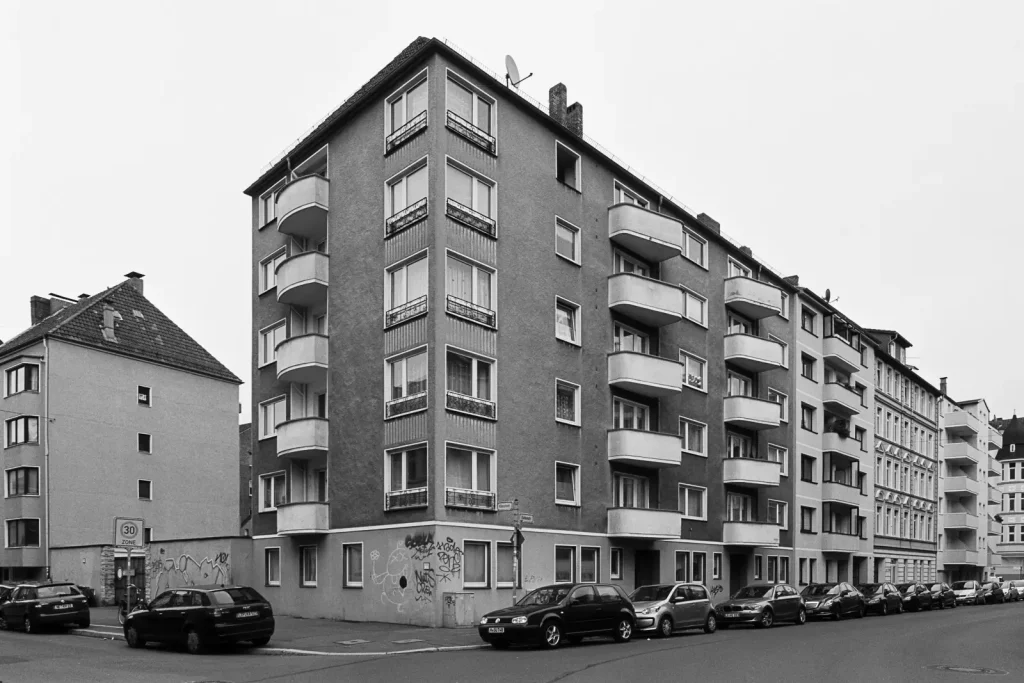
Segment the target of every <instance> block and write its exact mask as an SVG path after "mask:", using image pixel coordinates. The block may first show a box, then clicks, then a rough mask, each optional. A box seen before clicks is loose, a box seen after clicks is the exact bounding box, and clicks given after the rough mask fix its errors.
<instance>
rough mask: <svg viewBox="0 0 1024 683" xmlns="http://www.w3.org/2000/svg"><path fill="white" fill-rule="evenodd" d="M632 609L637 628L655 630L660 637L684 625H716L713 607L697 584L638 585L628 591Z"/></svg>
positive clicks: (711, 630)
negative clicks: (630, 592)
mask: <svg viewBox="0 0 1024 683" xmlns="http://www.w3.org/2000/svg"><path fill="white" fill-rule="evenodd" d="M629 599H630V600H631V601H632V602H633V608H634V609H635V610H636V629H637V631H641V632H643V631H648V632H649V631H656V632H657V633H658V635H660V636H661V637H662V638H667V637H668V636H671V635H672V633H674V632H675V631H680V630H682V629H687V628H703V629H704V632H705V633H714V632H715V630H716V629H717V628H718V618H717V615H716V613H715V607H714V605H712V604H711V598H710V596H709V595H708V591H707V589H706V588H704V586H703V585H701V584H699V583H663V584H655V585H652V586H641V587H640V588H637V589H636V590H635V591H633V592H632V594H630V596H629Z"/></svg>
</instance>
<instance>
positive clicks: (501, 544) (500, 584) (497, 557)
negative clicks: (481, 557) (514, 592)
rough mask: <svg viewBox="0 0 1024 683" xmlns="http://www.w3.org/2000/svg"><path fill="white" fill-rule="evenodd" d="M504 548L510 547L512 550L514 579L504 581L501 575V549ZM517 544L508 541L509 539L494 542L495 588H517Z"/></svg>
mask: <svg viewBox="0 0 1024 683" xmlns="http://www.w3.org/2000/svg"><path fill="white" fill-rule="evenodd" d="M503 548H508V549H509V550H511V551H512V580H511V581H502V580H501V579H500V578H499V577H500V576H501V551H502V549H503ZM516 569H517V567H516V546H515V544H514V543H508V542H507V541H495V542H494V587H495V588H515V587H516V579H517V578H518V577H517V576H516Z"/></svg>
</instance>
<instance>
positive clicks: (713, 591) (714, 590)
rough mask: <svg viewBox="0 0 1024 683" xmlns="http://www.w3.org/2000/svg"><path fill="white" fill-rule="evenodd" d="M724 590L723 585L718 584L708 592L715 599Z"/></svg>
mask: <svg viewBox="0 0 1024 683" xmlns="http://www.w3.org/2000/svg"><path fill="white" fill-rule="evenodd" d="M722 590H723V589H722V584H720V583H716V584H715V585H714V586H712V587H711V588H709V589H708V592H709V593H711V597H715V596H716V595H718V594H719V593H721V592H722Z"/></svg>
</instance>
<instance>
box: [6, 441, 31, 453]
mask: <svg viewBox="0 0 1024 683" xmlns="http://www.w3.org/2000/svg"><path fill="white" fill-rule="evenodd" d="M38 445H39V442H38V441H25V442H23V443H12V444H11V445H10V446H4V450H5V451H9V450H11V449H12V448H18V447H19V446H38Z"/></svg>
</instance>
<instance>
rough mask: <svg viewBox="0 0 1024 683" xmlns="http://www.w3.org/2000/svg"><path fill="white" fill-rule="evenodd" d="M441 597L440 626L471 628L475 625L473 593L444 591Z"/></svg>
mask: <svg viewBox="0 0 1024 683" xmlns="http://www.w3.org/2000/svg"><path fill="white" fill-rule="evenodd" d="M443 597H444V604H443V605H442V609H443V610H444V611H443V612H442V613H441V625H442V626H444V627H445V628H473V626H475V625H476V611H475V610H474V609H473V593H444V595H443Z"/></svg>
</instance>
